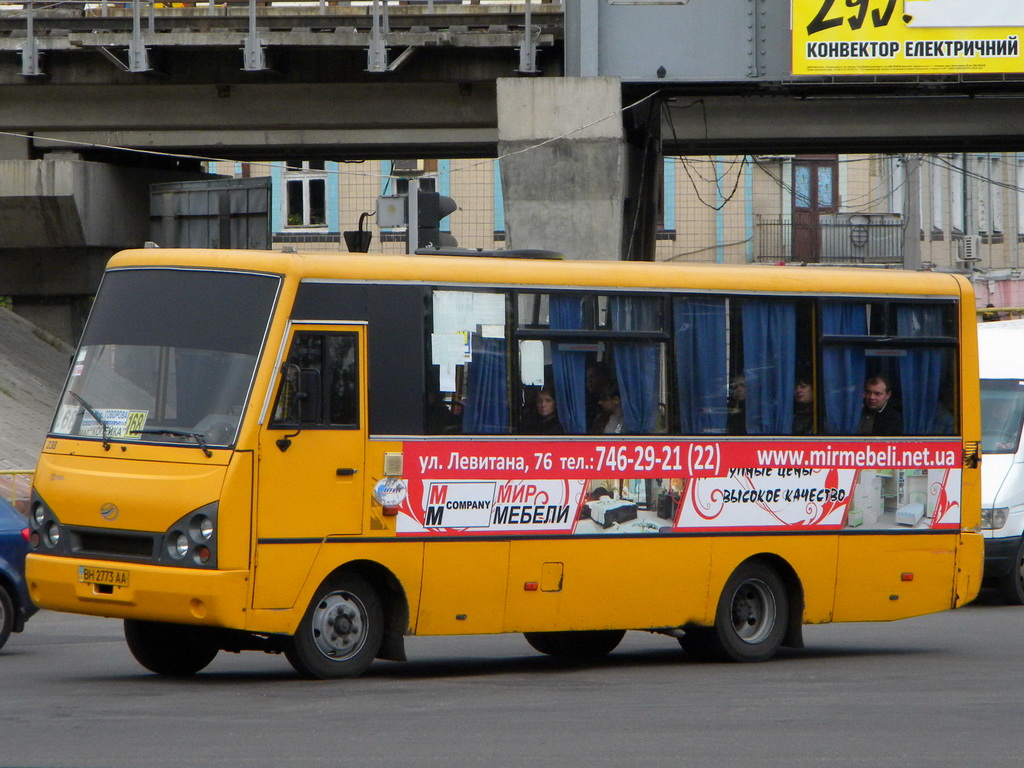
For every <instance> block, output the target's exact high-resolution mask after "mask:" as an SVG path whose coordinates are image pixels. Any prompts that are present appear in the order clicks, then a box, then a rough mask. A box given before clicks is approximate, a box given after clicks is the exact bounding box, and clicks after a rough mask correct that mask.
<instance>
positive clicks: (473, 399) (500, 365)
mask: <svg viewBox="0 0 1024 768" xmlns="http://www.w3.org/2000/svg"><path fill="white" fill-rule="evenodd" d="M471 344H472V351H473V360H472V362H470V363H469V364H468V365H467V370H466V394H467V398H466V406H465V413H464V414H463V426H462V431H463V432H465V433H466V434H470V435H473V434H476V435H490V434H502V433H505V432H508V354H507V353H506V350H505V339H485V338H483V337H481V336H478V335H477V334H475V333H474V334H472V341H471Z"/></svg>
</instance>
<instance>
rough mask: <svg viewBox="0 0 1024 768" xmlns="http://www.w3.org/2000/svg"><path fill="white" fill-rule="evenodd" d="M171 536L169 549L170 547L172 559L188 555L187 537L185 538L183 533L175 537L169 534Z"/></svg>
mask: <svg viewBox="0 0 1024 768" xmlns="http://www.w3.org/2000/svg"><path fill="white" fill-rule="evenodd" d="M171 536H172V540H171V547H172V549H171V554H172V555H173V556H174V557H178V558H182V557H184V556H185V555H187V554H188V547H189V540H188V536H186V535H185V534H184V533H178V535H177V536H174V534H171Z"/></svg>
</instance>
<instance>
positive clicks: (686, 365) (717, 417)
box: [672, 297, 729, 435]
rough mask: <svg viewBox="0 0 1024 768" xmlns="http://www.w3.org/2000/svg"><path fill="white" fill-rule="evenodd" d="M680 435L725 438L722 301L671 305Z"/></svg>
mask: <svg viewBox="0 0 1024 768" xmlns="http://www.w3.org/2000/svg"><path fill="white" fill-rule="evenodd" d="M672 311H673V315H674V317H673V324H674V326H675V353H676V379H677V380H678V382H679V417H680V431H681V433H682V434H684V435H722V434H725V425H726V415H727V408H728V405H729V385H728V381H727V379H728V367H727V365H728V346H727V343H726V322H725V321H726V311H725V299H718V298H702V299H691V298H684V297H679V298H677V299H675V300H674V301H673V304H672Z"/></svg>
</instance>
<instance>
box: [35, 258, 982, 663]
mask: <svg viewBox="0 0 1024 768" xmlns="http://www.w3.org/2000/svg"><path fill="white" fill-rule="evenodd" d="M551 256H552V254H549V253H547V252H512V251H509V252H504V253H502V252H497V253H484V252H480V253H475V254H473V255H466V254H464V253H461V252H458V251H455V252H452V253H449V254H418V255H410V256H384V255H365V254H345V253H336V254H315V255H314V254H286V253H272V252H246V251H218V250H176V249H144V250H133V251H126V252H123V253H120V254H118V255H116V256H115V257H113V259H112V260H111V261H110V263H109V265H108V268H107V271H106V273H105V275H104V278H103V281H102V285H101V287H100V290H99V292H98V295H97V297H96V300H95V303H94V306H93V308H92V311H91V314H90V317H89V320H88V323H87V326H86V329H85V331H84V333H83V336H82V340H81V344H80V346H79V348H78V350H77V352H76V355H75V357H74V359H73V363H72V368H71V371H70V374H69V376H68V380H67V384H66V386H65V388H64V393H63V395H62V397H61V399H60V401H59V404H58V407H57V411H56V415H55V417H54V421H53V425H52V428H51V429H50V432H49V434H48V435H47V438H46V441H45V445H44V447H43V451H42V454H41V457H40V461H39V465H38V468H37V471H36V473H35V481H34V486H33V492H32V499H31V510H30V518H31V528H32V533H31V548H32V549H31V553H30V555H29V558H28V578H29V582H30V585H31V594H32V597H33V599H34V600H35V601H36V603H37V604H39V605H40V606H43V607H45V608H49V609H53V610H58V611H69V612H74V613H83V614H92V615H97V616H107V617H115V618H121V619H123V620H124V630H125V636H126V639H127V642H128V645H129V648H130V649H131V651H132V653H133V654H134V656H135V657H136V659H137V660H138V661H139V662H140V663H141V664H142V665H143V666H144V667H146V668H147V669H149V670H151V671H153V672H156V673H160V674H165V675H189V674H193V673H196V672H198V671H199V670H201V669H203V668H204V667H205V666H206V665H208V664H209V663H210V662H211V660H212V659H213V658H214V657H215V656H216V654H217V653H218V652H219V651H221V650H227V651H233V652H237V651H242V650H262V651H266V652H271V653H280V652H283V653H285V654H286V655H287V658H288V660H289V661H290V662H291V664H292V666H294V668H295V669H296V670H297V671H298V672H299V673H300V674H301V675H303V676H307V677H319V678H333V677H351V676H354V675H358V674H360V673H361V672H363V671H364V670H365V669H366V668H367V667H368V666H369V665H370V663H371V662H372V661H373V660H374V659H375V658H382V659H392V660H404V659H405V640H404V638H405V637H406V636H410V635H462V634H487V633H512V632H516V633H519V632H521V633H524V634H525V636H526V639H527V640H528V641H529V643H530V644H531V645H532V646H533V647H534V648H535V649H537V650H538V651H540V652H543V653H547V654H552V655H556V656H562V657H570V658H581V657H588V656H589V657H593V656H598V655H601V654H605V653H609V652H611V651H612V650H613V649H614V648H615V647H616V645H617V644H618V643H619V641H620V640H621V638H622V637H623V634H624V632H625V631H626V630H646V631H650V632H655V633H661V634H663V635H665V636H667V637H668V638H673V639H674V641H678V642H679V644H680V645H681V646H682V648H683V649H684V650H685V652H686V653H687V654H690V655H692V656H694V657H697V658H714V659H724V660H733V661H741V662H744V661H760V660H764V659H768V658H770V657H771V656H773V655H774V654H775V653H776V652H777V650H778V649H779V648H780V647H782V646H787V647H802V626H803V625H804V624H819V623H824V622H853V621H858V622H859V621H884V620H892V619H899V618H903V617H908V616H915V615H920V614H926V613H930V612H936V611H941V610H945V609H949V608H955V607H958V606H961V605H964V604H965V603H967V602H969V601H970V600H971V599H973V598H974V597H975V595H976V593H977V590H978V588H979V585H980V577H981V568H982V552H983V545H982V538H981V535H980V533H979V526H980V490H979V469H978V462H979V449H978V444H979V440H980V424H979V415H978V414H979V409H978V370H977V340H976V335H975V317H974V294H973V291H972V289H971V286H970V285H969V283H967V282H966V281H965V280H964V279H962V278H961V277H958V276H955V275H950V274H937V273H925V272H916V273H907V272H895V271H877V270H870V269H865V270H854V269H827V268H815V267H802V268H801V267H772V266H721V265H682V264H667V263H636V262H586V261H568V260H559V259H557V258H552V257H551Z"/></svg>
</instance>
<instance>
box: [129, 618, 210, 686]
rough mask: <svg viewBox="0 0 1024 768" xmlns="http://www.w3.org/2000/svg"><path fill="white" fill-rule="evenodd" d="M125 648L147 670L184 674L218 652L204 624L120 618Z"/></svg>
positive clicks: (203, 663) (205, 665)
mask: <svg viewBox="0 0 1024 768" xmlns="http://www.w3.org/2000/svg"><path fill="white" fill-rule="evenodd" d="M124 639H125V640H127V641H128V650H130V651H131V652H132V656H134V657H135V660H136V661H137V662H139V664H141V665H142V666H144V667H145V668H146V669H148V670H149V671H150V672H156V674H158V675H166V676H168V677H188V676H189V675H194V674H195V673H196V672H198V671H200V670H201V669H205V668H206V667H207V666H208V665H209V663H210V662H211V661H213V659H214V657H215V656H216V655H217V653H218V652H219V651H220V646H219V645H218V644H217V642H216V640H215V638H214V636H213V634H212V633H211V632H209V631H208V630H206V628H204V627H189V626H185V625H183V624H164V623H162V622H158V621H139V620H137V619H125V620H124Z"/></svg>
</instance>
